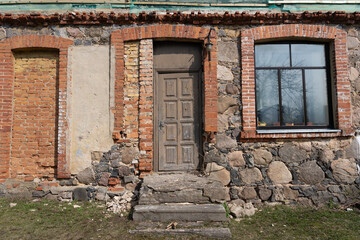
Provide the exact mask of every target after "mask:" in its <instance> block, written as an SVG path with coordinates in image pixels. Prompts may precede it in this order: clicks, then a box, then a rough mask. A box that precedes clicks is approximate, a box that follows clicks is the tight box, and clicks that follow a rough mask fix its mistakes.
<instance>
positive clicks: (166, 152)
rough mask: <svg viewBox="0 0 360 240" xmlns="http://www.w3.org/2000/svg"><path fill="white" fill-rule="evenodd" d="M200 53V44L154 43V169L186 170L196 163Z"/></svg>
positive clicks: (198, 135)
mask: <svg viewBox="0 0 360 240" xmlns="http://www.w3.org/2000/svg"><path fill="white" fill-rule="evenodd" d="M201 56H202V54H201V46H199V45H198V44H196V43H184V42H183V43H175V42H159V43H155V46H154V60H155V61H154V67H155V70H156V74H155V116H154V125H155V129H154V130H155V134H154V137H155V146H154V150H155V170H157V171H189V170H195V169H197V168H198V166H199V153H200V151H201V148H200V146H201V139H200V138H201V109H202V108H201V92H202V91H201V87H200V86H201V66H202V63H201V59H202V57H201Z"/></svg>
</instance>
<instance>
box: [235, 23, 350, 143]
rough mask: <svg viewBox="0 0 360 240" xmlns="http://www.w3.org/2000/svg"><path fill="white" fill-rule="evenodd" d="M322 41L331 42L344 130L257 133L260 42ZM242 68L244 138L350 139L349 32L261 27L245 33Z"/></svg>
mask: <svg viewBox="0 0 360 240" xmlns="http://www.w3.org/2000/svg"><path fill="white" fill-rule="evenodd" d="M282 39H284V40H291V39H294V40H320V41H325V42H329V43H330V45H331V49H332V51H333V52H332V59H331V65H332V69H331V71H332V75H333V79H332V82H333V85H334V92H335V96H334V98H335V101H334V105H335V106H334V111H335V114H334V115H335V121H334V122H335V126H336V128H337V129H338V130H340V131H333V132H332V131H326V130H324V131H323V132H310V131H309V132H300V131H298V132H295V131H294V132H291V131H289V132H291V133H281V132H280V131H279V132H276V131H273V132H269V133H258V132H257V131H256V111H255V106H256V102H255V68H254V67H255V60H254V56H255V48H254V45H255V43H257V42H263V41H272V40H273V41H278V40H282ZM241 65H242V86H241V93H242V103H243V109H242V113H243V130H242V132H241V139H271V138H309V137H310V138H312V137H336V136H350V135H352V134H353V130H352V128H351V124H352V123H351V97H350V81H349V69H348V58H347V53H346V32H345V31H343V30H340V29H338V28H335V27H330V26H326V25H306V24H289V25H274V26H261V27H255V28H250V29H247V30H244V31H243V32H241Z"/></svg>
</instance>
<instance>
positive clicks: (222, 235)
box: [129, 228, 231, 239]
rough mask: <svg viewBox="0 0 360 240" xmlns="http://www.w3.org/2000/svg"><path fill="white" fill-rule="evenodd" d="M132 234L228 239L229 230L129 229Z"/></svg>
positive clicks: (229, 235)
mask: <svg viewBox="0 0 360 240" xmlns="http://www.w3.org/2000/svg"><path fill="white" fill-rule="evenodd" d="M129 233H132V234H151V235H153V234H160V235H187V234H195V235H200V236H205V237H210V238H218V239H230V238H231V232H230V229H228V228H196V229H192V228H186V229H142V230H130V231H129Z"/></svg>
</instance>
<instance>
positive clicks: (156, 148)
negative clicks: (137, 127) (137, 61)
mask: <svg viewBox="0 0 360 240" xmlns="http://www.w3.org/2000/svg"><path fill="white" fill-rule="evenodd" d="M202 68H203V63H201V67H200V68H196V69H191V68H190V69H182V68H168V69H164V68H157V69H154V77H153V79H154V82H153V92H154V95H153V96H154V102H153V103H154V109H153V114H154V115H153V126H154V134H153V143H154V145H153V153H154V156H153V170H154V172H159V134H158V133H159V117H158V116H159V109H158V107H159V104H158V103H159V94H158V86H159V85H158V81H159V74H166V73H197V74H198V75H199V81H198V89H199V92H200V93H201V96H200V97H199V98H198V100H199V106H198V107H199V108H198V109H199V110H200V111H201V114H200V116H199V121H200V125H199V130H198V131H199V139H198V143H199V146H198V155H199V156H198V158H199V163H198V166H197V167H196V169H193V170H194V171H198V170H200V168H201V165H202V163H203V158H202V156H203V154H202V153H203V139H202V136H203V132H204V130H203V126H204V124H203V98H204V94H203V93H204V90H203V89H204V88H203V79H204V78H203V75H204V73H203V69H202ZM183 171H184V170H178V171H174V170H172V171H171V172H183ZM160 172H170V171H160Z"/></svg>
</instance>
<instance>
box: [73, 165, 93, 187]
mask: <svg viewBox="0 0 360 240" xmlns="http://www.w3.org/2000/svg"><path fill="white" fill-rule="evenodd" d="M76 177H77V179H78V180H79V182H80V183H83V184H87V185H89V184H91V183H93V182H95V172H94V170H93V169H92V167H87V168H85V169H84V170H82V171H81V172H79V173H78V174H77V176H76Z"/></svg>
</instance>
